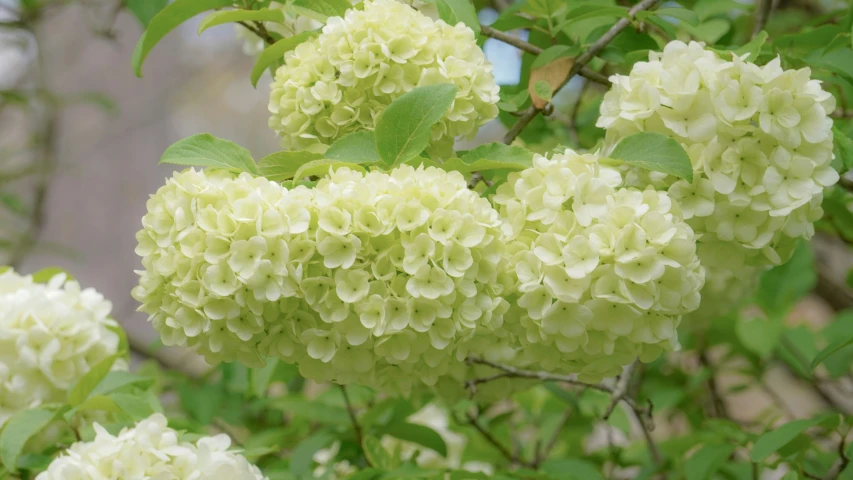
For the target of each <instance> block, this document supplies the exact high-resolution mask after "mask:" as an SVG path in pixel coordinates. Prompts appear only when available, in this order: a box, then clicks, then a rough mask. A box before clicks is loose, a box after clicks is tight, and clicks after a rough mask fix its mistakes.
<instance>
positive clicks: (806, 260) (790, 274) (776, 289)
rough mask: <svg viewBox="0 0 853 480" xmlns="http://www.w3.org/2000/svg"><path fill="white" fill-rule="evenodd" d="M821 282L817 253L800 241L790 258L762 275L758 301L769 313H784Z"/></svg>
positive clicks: (778, 314)
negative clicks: (816, 268) (816, 259)
mask: <svg viewBox="0 0 853 480" xmlns="http://www.w3.org/2000/svg"><path fill="white" fill-rule="evenodd" d="M815 283H817V275H816V273H815V267H814V256H813V254H812V251H811V248H809V245H808V244H807V243H806V242H803V241H800V242H798V243H797V247H796V249H795V250H794V253H793V256H792V257H791V259H790V260H788V261H787V262H785V263H784V264H782V265H779V266H777V267H774V268H772V269H771V270H768V271H766V272H764V273H763V274H762V275H761V279H760V280H759V283H758V292H757V293H756V301H757V303H758V306H760V307H761V308H762V309H763V310H764V311H765V312H767V314H769V315H771V316H776V317H781V316H784V315H785V314H786V313H788V311H789V310H790V309H791V308H792V307H793V306H794V304H795V303H796V302H797V300H799V299H800V298H802V297H803V296H804V295H806V294H807V293H808V292H809V291H810V290H811V289H812V288H813V287H814V286H815Z"/></svg>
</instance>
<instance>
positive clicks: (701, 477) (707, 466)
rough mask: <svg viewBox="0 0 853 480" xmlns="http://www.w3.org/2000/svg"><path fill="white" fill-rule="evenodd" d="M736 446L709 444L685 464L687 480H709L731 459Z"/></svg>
mask: <svg viewBox="0 0 853 480" xmlns="http://www.w3.org/2000/svg"><path fill="white" fill-rule="evenodd" d="M735 448H736V446H735V445H732V444H714V443H712V444H708V445H705V446H703V447H702V448H701V449H699V450H698V451H697V452H696V453H694V454H693V455H691V456H690V458H688V459H687V461H686V462H684V474H685V477H686V480H708V479H709V478H713V475H714V474H715V473H717V470H719V469H720V467H722V466H723V464H724V463H726V461H727V460H728V459H729V456H730V455H731V454H732V452H734V451H735Z"/></svg>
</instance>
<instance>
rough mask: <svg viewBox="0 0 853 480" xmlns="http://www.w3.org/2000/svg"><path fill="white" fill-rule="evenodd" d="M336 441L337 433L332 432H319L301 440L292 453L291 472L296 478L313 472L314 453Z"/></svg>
mask: <svg viewBox="0 0 853 480" xmlns="http://www.w3.org/2000/svg"><path fill="white" fill-rule="evenodd" d="M333 441H335V435H334V434H332V433H330V432H319V433H315V434H314V435H311V436H310V437H308V438H306V439H305V440H303V441H302V442H300V443H299V444H298V445H296V447H295V448H294V449H293V452H291V454H290V473H292V474H293V475H294V476H296V478H302V477H303V476H304V475H307V474H309V473H311V469H312V465H313V463H314V454H315V453H316V452H317V450H320V449H321V448H325V447H327V446H328V445H329V444H331V443H332V442H333Z"/></svg>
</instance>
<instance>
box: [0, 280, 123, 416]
mask: <svg viewBox="0 0 853 480" xmlns="http://www.w3.org/2000/svg"><path fill="white" fill-rule="evenodd" d="M111 309H112V304H111V303H110V302H109V301H107V300H105V299H104V297H103V296H102V295H101V294H99V293H98V292H96V291H95V290H94V289H91V288H87V289H82V290H81V288H80V285H79V284H78V283H77V282H76V281H73V280H66V275H65V274H57V275H55V276H54V277H53V278H51V279H50V281H49V282H48V283H47V284H42V283H36V282H35V281H33V278H32V276H22V275H19V274H17V273H15V272H14V271H13V270H11V269H10V270H6V271H5V272H3V273H0V427H2V426H3V424H4V423H5V422H6V421H7V420H8V419H9V417H11V416H12V415H14V414H15V413H17V412H18V411H20V410H24V409H27V408H33V407H37V406H39V405H42V404H46V403H54V402H63V401H65V399H66V398H67V395H68V389H69V388H70V387H71V386H73V385H74V384H75V383H76V382H77V381H78V380H79V379H80V378H81V377H82V376H83V375H85V374H86V373H87V372H88V371H89V370H90V369H91V368H92V366H94V365H95V364H97V363H98V362H100V361H101V360H103V359H105V358H107V357H110V356H112V355H115V354H116V353H117V351H118V349H119V345H120V338H119V334H118V331H119V330H118V329H119V326H118V324H117V323H116V322H115V321H114V320H112V319H111V318H109V314H110V310H111ZM116 368H126V363H125V362H124V361H123V360H122V361H119V362H118V365H117V367H116Z"/></svg>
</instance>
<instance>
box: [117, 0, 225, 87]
mask: <svg viewBox="0 0 853 480" xmlns="http://www.w3.org/2000/svg"><path fill="white" fill-rule="evenodd" d="M146 1H152V0H146ZM231 2H232V0H175V1H174V2H172V3H171V4H169V5H167V6H166V7H165V8H163V9H162V10H160V11H159V12H157V14H156V15H154V18H152V19H151V21H150V22H149V23H148V28H146V29H145V31H144V32H142V36H141V37H139V42H138V43H137V44H136V49H135V50H134V52H133V61H132V64H133V71H134V72H135V73H136V75H137V76H138V77H141V76H142V64H143V63H144V62H145V58H146V57H147V56H148V54H149V53H151V49H153V48H154V46H156V45H157V44H158V43H160V40H162V39H163V37H165V36H166V35H167V34H168V33H169V32H171V31H172V30H174V29H175V28H177V27H178V25H180V24H182V23H184V22H186V21H187V20H189V19H191V18H192V17H194V16H196V15H198V14H199V13H202V12H206V11H208V10H213V9H214V8H221V7H229V6H231Z"/></svg>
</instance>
